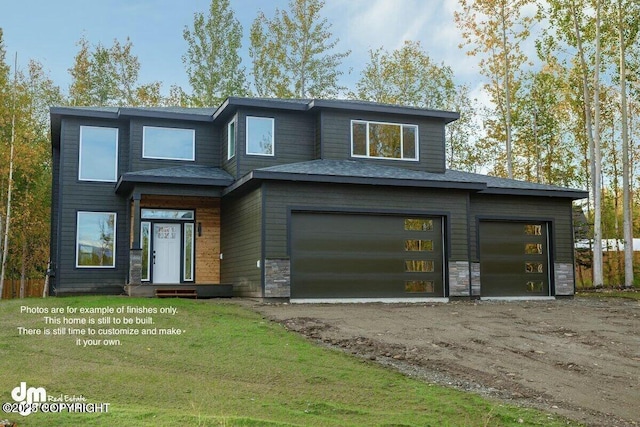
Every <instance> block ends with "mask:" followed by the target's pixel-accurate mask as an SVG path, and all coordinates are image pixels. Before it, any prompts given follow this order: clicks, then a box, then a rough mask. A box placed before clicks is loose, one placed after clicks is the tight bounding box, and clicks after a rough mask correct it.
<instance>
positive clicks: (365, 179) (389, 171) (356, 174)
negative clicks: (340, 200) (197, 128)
mask: <svg viewBox="0 0 640 427" xmlns="http://www.w3.org/2000/svg"><path fill="white" fill-rule="evenodd" d="M254 177H255V178H263V179H269V178H271V179H282V180H286V179H292V180H309V181H323V182H337V183H339V182H345V183H349V182H351V183H361V184H366V183H370V184H381V185H397V186H413V187H439V188H460V189H468V190H475V191H480V192H482V193H493V194H522V195H544V196H552V197H568V198H574V199H580V198H584V197H586V195H587V193H586V192H584V191H582V190H577V189H571V188H564V187H558V186H554V185H545V184H537V183H532V182H526V181H518V180H513V179H505V178H498V177H493V176H488V175H481V174H475V173H469V172H462V171H456V170H446V171H445V172H444V173H430V172H423V171H416V170H410V169H405V168H399V167H394V166H387V165H376V164H372V163H370V162H367V161H357V160H313V161H309V162H300V163H290V164H285V165H278V166H271V167H266V168H261V169H258V170H256V171H254Z"/></svg>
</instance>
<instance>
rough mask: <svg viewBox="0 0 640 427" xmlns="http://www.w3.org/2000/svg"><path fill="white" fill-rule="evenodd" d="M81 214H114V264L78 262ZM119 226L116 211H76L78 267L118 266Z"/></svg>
mask: <svg viewBox="0 0 640 427" xmlns="http://www.w3.org/2000/svg"><path fill="white" fill-rule="evenodd" d="M81 214H107V215H113V265H79V264H78V243H79V242H78V236H79V234H80V233H78V230H79V229H80V216H81ZM117 227H118V214H117V213H116V212H98V211H78V212H77V213H76V268H99V269H104V268H116V248H117V237H116V236H117V230H116V229H117Z"/></svg>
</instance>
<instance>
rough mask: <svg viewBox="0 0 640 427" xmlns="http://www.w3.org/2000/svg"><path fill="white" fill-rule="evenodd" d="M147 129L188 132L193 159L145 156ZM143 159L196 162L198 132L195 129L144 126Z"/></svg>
mask: <svg viewBox="0 0 640 427" xmlns="http://www.w3.org/2000/svg"><path fill="white" fill-rule="evenodd" d="M147 128H154V129H177V130H186V131H190V132H191V158H189V159H187V158H181V157H164V156H147V155H145V141H146V139H147V138H146V136H147ZM142 158H143V159H156V160H179V161H181V162H193V161H195V160H196V131H195V129H186V128H171V127H166V126H143V127H142Z"/></svg>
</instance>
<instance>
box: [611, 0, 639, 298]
mask: <svg viewBox="0 0 640 427" xmlns="http://www.w3.org/2000/svg"><path fill="white" fill-rule="evenodd" d="M639 15H640V5H639V4H638V3H637V2H635V1H625V0H618V2H617V10H616V18H617V22H616V24H617V25H616V27H617V30H618V31H617V32H618V75H619V78H620V112H621V116H622V117H621V120H622V123H621V137H622V204H623V207H622V209H623V228H624V241H625V245H624V286H625V287H626V288H631V287H633V274H634V273H633V261H634V259H633V199H632V195H631V168H630V149H629V112H628V102H627V46H636V49H637V39H638V30H639V27H640V20H639V18H638V16H639Z"/></svg>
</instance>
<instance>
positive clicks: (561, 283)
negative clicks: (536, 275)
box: [553, 262, 574, 295]
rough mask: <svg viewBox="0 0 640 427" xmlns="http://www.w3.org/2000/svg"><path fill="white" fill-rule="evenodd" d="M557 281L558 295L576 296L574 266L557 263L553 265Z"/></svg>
mask: <svg viewBox="0 0 640 427" xmlns="http://www.w3.org/2000/svg"><path fill="white" fill-rule="evenodd" d="M553 267H554V269H553V270H554V272H553V276H554V279H555V286H556V295H573V294H574V292H573V291H574V286H573V285H574V277H573V271H574V267H573V264H568V263H562V262H556V263H554V264H553Z"/></svg>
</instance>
